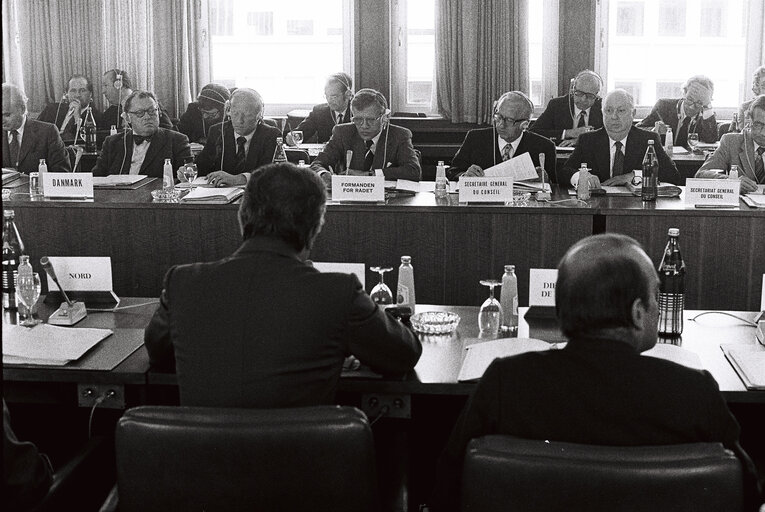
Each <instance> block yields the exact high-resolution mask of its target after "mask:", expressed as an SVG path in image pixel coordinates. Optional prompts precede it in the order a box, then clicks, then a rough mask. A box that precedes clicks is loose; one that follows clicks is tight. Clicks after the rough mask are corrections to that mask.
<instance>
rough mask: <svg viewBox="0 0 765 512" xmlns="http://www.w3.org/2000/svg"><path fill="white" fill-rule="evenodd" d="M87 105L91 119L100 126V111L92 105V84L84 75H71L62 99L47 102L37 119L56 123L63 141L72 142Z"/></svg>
mask: <svg viewBox="0 0 765 512" xmlns="http://www.w3.org/2000/svg"><path fill="white" fill-rule="evenodd" d="M87 107H91V109H92V111H93V120H94V121H95V122H96V126H97V127H100V126H101V124H102V122H103V120H102V118H101V111H100V110H98V109H97V108H96V106H95V105H93V84H92V83H91V82H90V80H89V79H88V77H86V76H85V75H79V74H76V75H72V77H71V78H70V79H69V82H68V85H67V88H66V90H65V91H64V96H63V99H62V101H61V102H60V103H59V102H54V103H49V104H48V105H47V106H46V107H45V109H44V110H43V111H42V112H41V113H40V115H39V116H37V120H38V121H44V122H46V123H52V124H54V125H56V127H57V128H58V132H59V133H60V134H61V138H62V139H63V141H64V143H66V144H72V143H73V142H75V140H74V138H75V135H77V132H78V130H80V131H81V130H82V126H83V123H84V122H85V116H86V115H87Z"/></svg>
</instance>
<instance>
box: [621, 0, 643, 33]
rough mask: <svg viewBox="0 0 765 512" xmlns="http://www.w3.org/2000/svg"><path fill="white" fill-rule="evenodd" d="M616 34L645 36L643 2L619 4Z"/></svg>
mask: <svg viewBox="0 0 765 512" xmlns="http://www.w3.org/2000/svg"><path fill="white" fill-rule="evenodd" d="M616 20H617V21H616V34H617V35H620V36H642V35H643V2H617V4H616Z"/></svg>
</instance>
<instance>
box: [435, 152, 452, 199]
mask: <svg viewBox="0 0 765 512" xmlns="http://www.w3.org/2000/svg"><path fill="white" fill-rule="evenodd" d="M435 192H436V197H438V198H443V197H446V196H447V195H449V180H448V179H446V166H445V165H444V162H443V160H439V161H438V166H436V188H435Z"/></svg>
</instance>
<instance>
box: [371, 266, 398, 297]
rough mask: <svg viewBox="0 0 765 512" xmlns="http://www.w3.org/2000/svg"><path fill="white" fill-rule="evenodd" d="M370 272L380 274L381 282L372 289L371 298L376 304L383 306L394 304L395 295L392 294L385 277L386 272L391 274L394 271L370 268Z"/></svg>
mask: <svg viewBox="0 0 765 512" xmlns="http://www.w3.org/2000/svg"><path fill="white" fill-rule="evenodd" d="M369 270H371V271H372V272H377V273H378V274H380V282H379V283H377V284H376V285H375V287H374V288H372V293H370V294H369V296H370V297H371V298H372V300H373V301H374V302H375V303H376V304H380V305H381V306H385V305H388V304H393V293H391V291H390V288H388V285H387V284H385V277H384V276H385V273H386V272H390V271H391V270H393V269H392V268H390V267H385V268H383V267H369Z"/></svg>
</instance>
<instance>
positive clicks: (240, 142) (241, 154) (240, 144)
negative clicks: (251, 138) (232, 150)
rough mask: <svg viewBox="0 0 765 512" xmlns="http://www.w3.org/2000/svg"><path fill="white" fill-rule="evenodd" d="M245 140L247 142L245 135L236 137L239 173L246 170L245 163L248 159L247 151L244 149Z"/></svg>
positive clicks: (237, 168)
mask: <svg viewBox="0 0 765 512" xmlns="http://www.w3.org/2000/svg"><path fill="white" fill-rule="evenodd" d="M245 142H247V139H246V138H245V137H242V136H239V137H237V138H236V172H237V173H238V174H241V173H243V172H244V164H245V162H246V161H247V152H246V151H245V150H244V144H245Z"/></svg>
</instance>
